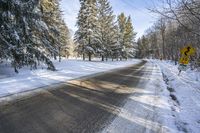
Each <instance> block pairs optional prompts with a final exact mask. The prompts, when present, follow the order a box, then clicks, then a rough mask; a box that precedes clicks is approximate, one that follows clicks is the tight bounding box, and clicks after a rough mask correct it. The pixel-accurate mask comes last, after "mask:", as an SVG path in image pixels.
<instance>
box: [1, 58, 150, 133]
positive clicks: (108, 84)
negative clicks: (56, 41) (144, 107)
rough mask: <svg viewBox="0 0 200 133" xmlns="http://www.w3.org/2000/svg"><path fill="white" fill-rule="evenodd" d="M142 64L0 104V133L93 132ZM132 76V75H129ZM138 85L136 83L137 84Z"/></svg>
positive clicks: (127, 91) (111, 113)
mask: <svg viewBox="0 0 200 133" xmlns="http://www.w3.org/2000/svg"><path fill="white" fill-rule="evenodd" d="M145 64H146V62H145V61H143V62H141V63H140V64H137V65H133V66H130V67H126V68H122V69H118V70H114V71H111V72H106V73H103V74H99V75H96V76H90V77H88V78H81V79H76V80H71V81H69V82H67V83H65V84H61V85H59V86H57V87H56V88H53V89H48V90H46V91H42V92H40V93H38V94H36V95H33V96H31V97H27V98H21V99H19V100H17V101H11V102H9V103H7V104H4V105H0V133H68V132H69V133H71V132H72V133H80V132H81V133H94V132H100V131H102V130H103V129H104V128H105V127H106V126H107V125H108V124H109V123H110V122H111V121H112V120H113V119H114V118H115V116H116V115H117V113H118V112H119V110H117V108H118V107H122V106H123V105H124V104H125V101H126V99H127V97H128V96H129V95H131V94H132V93H133V91H134V87H137V86H138V85H144V84H145V82H143V83H142V84H141V82H142V79H140V76H142V75H144V74H145V76H147V77H148V76H150V75H151V71H148V73H147V72H146V71H145V69H146V67H145V66H146V65H145ZM130 75H132V76H130ZM139 83H140V84H139Z"/></svg>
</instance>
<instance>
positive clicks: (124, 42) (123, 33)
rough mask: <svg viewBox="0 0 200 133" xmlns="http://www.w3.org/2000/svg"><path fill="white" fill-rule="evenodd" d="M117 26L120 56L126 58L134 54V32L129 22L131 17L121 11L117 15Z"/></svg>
mask: <svg viewBox="0 0 200 133" xmlns="http://www.w3.org/2000/svg"><path fill="white" fill-rule="evenodd" d="M118 26H119V44H120V48H121V50H120V58H125V59H127V58H128V57H133V56H134V55H135V49H134V44H136V43H135V36H136V33H135V32H134V28H133V25H132V22H131V17H130V16H129V17H128V18H127V17H126V16H125V15H124V13H121V14H120V15H119V16H118Z"/></svg>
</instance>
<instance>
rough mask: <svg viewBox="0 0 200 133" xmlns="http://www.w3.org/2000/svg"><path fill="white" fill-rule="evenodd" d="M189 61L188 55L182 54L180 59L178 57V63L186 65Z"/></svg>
mask: <svg viewBox="0 0 200 133" xmlns="http://www.w3.org/2000/svg"><path fill="white" fill-rule="evenodd" d="M189 61H190V58H189V56H182V57H181V59H180V61H179V63H180V64H184V65H187V64H189Z"/></svg>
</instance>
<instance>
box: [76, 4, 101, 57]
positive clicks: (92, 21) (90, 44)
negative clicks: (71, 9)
mask: <svg viewBox="0 0 200 133" xmlns="http://www.w3.org/2000/svg"><path fill="white" fill-rule="evenodd" d="M80 3H81V9H80V11H79V15H78V21H77V27H78V30H77V31H76V33H75V41H76V43H77V44H78V45H77V51H78V53H82V54H83V59H84V58H85V54H87V55H88V57H89V61H91V57H92V55H94V54H96V53H97V51H98V39H97V36H98V26H99V24H98V19H97V5H96V4H97V3H96V0H80Z"/></svg>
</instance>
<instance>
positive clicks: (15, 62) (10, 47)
mask: <svg viewBox="0 0 200 133" xmlns="http://www.w3.org/2000/svg"><path fill="white" fill-rule="evenodd" d="M53 2H54V1H48V0H43V1H38V0H26V1H24V0H18V1H16V0H9V1H5V0H0V30H1V33H0V43H1V45H0V51H1V54H0V58H4V59H5V58H6V59H9V60H10V61H11V63H12V66H13V67H14V69H15V72H18V70H17V69H19V68H21V67H23V66H25V65H29V66H31V68H37V65H38V64H39V62H44V63H45V64H46V65H47V66H48V69H50V70H55V67H54V65H53V63H52V61H51V60H50V58H51V57H52V56H54V55H57V54H58V45H57V44H60V42H59V40H57V38H60V37H61V36H60V30H57V28H55V25H57V24H59V23H54V21H53V18H54V16H52V15H53V14H57V13H56V12H58V14H57V15H58V17H55V18H54V19H55V20H56V19H57V18H59V20H60V18H61V14H60V13H59V12H60V11H59V8H58V7H59V5H58V1H57V2H55V3H57V4H56V6H55V8H53V9H54V10H53V11H51V12H50V11H48V10H49V7H50V8H51V7H52V6H51V5H52V3H53ZM51 17H52V19H51ZM59 22H60V21H59ZM52 23H53V24H52ZM52 27H54V28H52ZM53 33H56V34H53ZM56 37H57V38H56ZM55 42H58V43H55Z"/></svg>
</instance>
